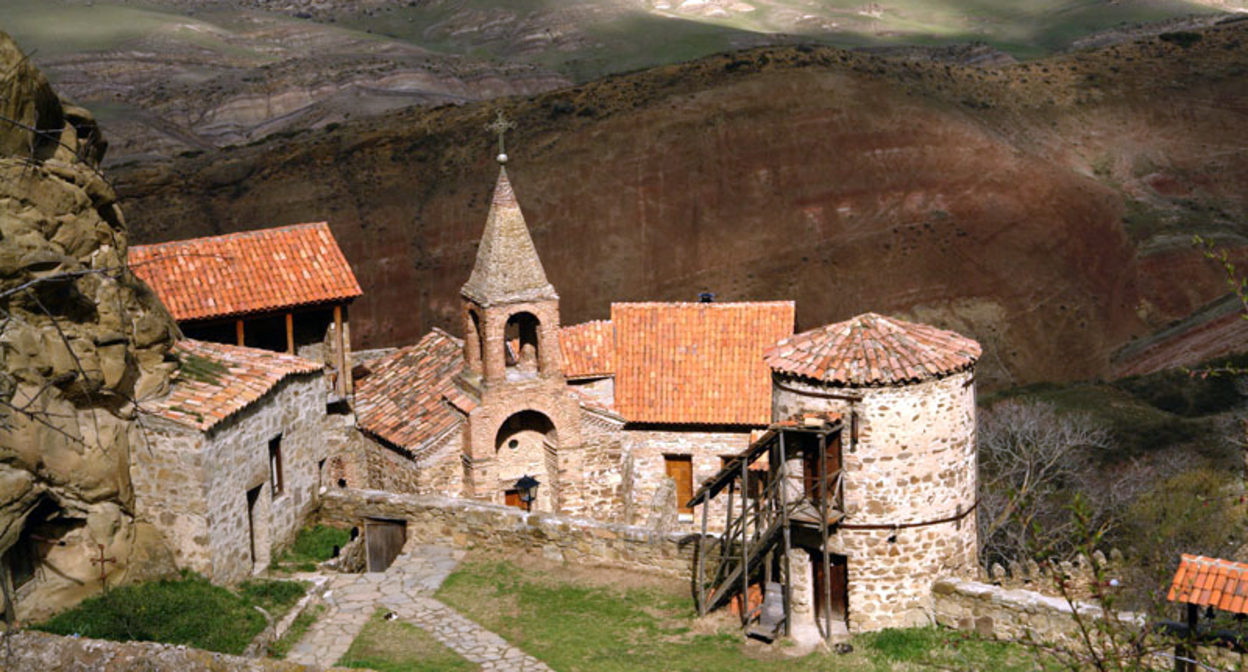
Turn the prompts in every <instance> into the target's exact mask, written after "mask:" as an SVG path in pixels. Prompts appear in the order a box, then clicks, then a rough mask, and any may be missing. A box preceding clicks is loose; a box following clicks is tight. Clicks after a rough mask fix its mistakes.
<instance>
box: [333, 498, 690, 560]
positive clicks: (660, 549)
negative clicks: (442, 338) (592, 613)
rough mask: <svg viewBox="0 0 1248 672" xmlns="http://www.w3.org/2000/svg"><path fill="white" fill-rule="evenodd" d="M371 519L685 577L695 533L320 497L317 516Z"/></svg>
mask: <svg viewBox="0 0 1248 672" xmlns="http://www.w3.org/2000/svg"><path fill="white" fill-rule="evenodd" d="M369 517H376V518H385V519H393V520H406V521H407V535H408V539H415V540H417V541H418V542H420V543H437V544H449V545H451V546H455V547H457V548H470V549H471V548H485V549H488V550H489V551H490V552H491V553H494V554H495V555H496V556H497V557H500V558H505V557H507V555H508V554H510V553H517V552H519V553H541V554H542V555H544V556H545V557H547V558H549V559H551V560H556V561H561V562H566V563H569V564H574V565H584V566H609V567H620V568H624V569H631V570H636V571H644V572H651V573H656V574H664V575H667V576H674V577H678V578H681V579H688V578H689V577H690V576H691V574H690V571H691V568H692V566H693V565H692V562H693V552H694V546H695V545H696V541H697V537H694V536H691V535H681V534H668V533H660V532H655V531H654V530H650V529H647V528H644V527H636V526H628V525H617V524H612V523H600V522H593V521H588V520H583V519H578V518H571V517H567V516H558V515H555V514H550V513H539V512H533V513H527V512H525V511H522V510H520V509H517V508H513V507H507V506H501V505H497V504H487V503H483V502H476V501H472V500H466V499H453V498H448V497H438V496H432V495H396V494H391V493H386V492H378V491H367V490H363V491H362V490H335V491H330V492H328V493H326V495H325V496H324V497H323V498H322V500H321V510H320V518H321V520H322V522H325V523H327V524H332V525H345V526H359V527H362V523H363V520H364V519H365V518H369Z"/></svg>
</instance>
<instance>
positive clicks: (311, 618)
mask: <svg viewBox="0 0 1248 672" xmlns="http://www.w3.org/2000/svg"><path fill="white" fill-rule="evenodd" d="M325 610H326V606H325V605H323V604H313V605H312V606H310V607H308V608H307V609H304V610H303V613H301V614H299V615H298V616H296V617H295V620H294V622H293V623H291V624H290V628H289V629H288V630H286V633H285V634H283V635H282V636H281V638H280V639H278V640H277V641H275V642H273V643H272V644H269V657H270V658H279V659H280V658H285V657H286V654H288V653H290V650H291V649H292V648H294V646H295V645H296V644H298V643H299V640H301V639H303V636H304V635H306V634H308V630H310V629H311V628H312V624H314V623H316V619H318V618H320V617H321V615H322V614H324V613H325Z"/></svg>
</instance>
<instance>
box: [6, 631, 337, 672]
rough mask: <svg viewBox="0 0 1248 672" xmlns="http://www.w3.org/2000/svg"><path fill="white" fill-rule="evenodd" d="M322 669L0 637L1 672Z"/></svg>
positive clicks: (143, 647)
mask: <svg viewBox="0 0 1248 672" xmlns="http://www.w3.org/2000/svg"><path fill="white" fill-rule="evenodd" d="M322 669H324V668H320V667H316V666H307V665H297V664H295V663H288V662H286V661H282V660H269V659H267V658H244V657H242V656H227V655H225V654H223V653H212V652H211V651H203V650H200V649H192V648H189V647H186V646H172V645H169V644H153V643H151V642H107V641H103V640H99V639H86V638H79V637H60V636H57V635H49V634H47V633H44V632H30V631H22V632H13V633H3V634H0V670H4V671H5V672H320V671H321V670H322ZM331 669H341V668H331Z"/></svg>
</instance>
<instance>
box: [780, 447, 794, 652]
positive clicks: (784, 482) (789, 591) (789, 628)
mask: <svg viewBox="0 0 1248 672" xmlns="http://www.w3.org/2000/svg"><path fill="white" fill-rule="evenodd" d="M786 457H787V455H786V453H785V447H784V432H781V433H780V459H779V463H780V475H779V479H780V512H781V514H780V515H782V516H784V636H785V637H791V636H792V635H793V561H792V559H791V558H790V557H789V555H790V554H791V553H792V545H791V542H790V540H789V483H788V480H789V468H788V462H787V461H786V460H785V458H786Z"/></svg>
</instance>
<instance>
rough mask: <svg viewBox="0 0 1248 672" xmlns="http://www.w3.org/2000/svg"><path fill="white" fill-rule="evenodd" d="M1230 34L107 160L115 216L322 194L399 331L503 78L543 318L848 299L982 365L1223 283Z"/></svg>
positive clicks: (1035, 363)
mask: <svg viewBox="0 0 1248 672" xmlns="http://www.w3.org/2000/svg"><path fill="white" fill-rule="evenodd" d="M1176 35H1177V36H1176ZM1192 35H1195V37H1192ZM1246 41H1248V22H1230V23H1226V24H1223V25H1219V26H1216V27H1213V28H1210V29H1208V30H1204V31H1202V32H1200V33H1186V32H1185V33H1172V34H1167V35H1163V36H1162V37H1160V38H1159V37H1149V38H1142V39H1140V40H1137V41H1134V42H1129V43H1125V44H1119V45H1115V46H1111V47H1107V48H1104V49H1101V50H1098V51H1091V52H1078V53H1074V54H1069V55H1065V56H1060V57H1054V58H1050V59H1045V60H1042V61H1037V62H1031V63H1024V64H1019V65H1013V66H1008V67H1002V68H998V69H981V68H973V67H962V66H958V65H955V64H949V63H935V62H931V61H927V60H917V61H916V60H898V59H887V60H886V59H881V58H876V57H872V56H868V55H864V54H861V53H851V52H845V51H840V50H836V49H831V48H821V47H784V48H766V49H758V50H754V51H750V52H744V53H738V54H733V55H723V56H716V57H711V58H708V59H704V60H701V61H698V62H694V63H690V64H685V65H675V66H665V67H661V68H657V69H653V70H649V71H645V72H640V73H634V74H630V75H625V76H616V77H610V78H606V79H604V80H600V81H597V82H594V83H591V84H586V85H584V86H579V87H575V88H569V89H563V90H558V91H554V92H549V93H546V94H542V95H539V96H536V97H532V98H512V99H506V100H503V101H498V102H497V103H496V104H489V105H471V106H464V107H442V108H438V109H434V110H428V111H424V110H407V111H403V112H398V113H391V114H388V115H386V116H384V117H381V118H378V119H375V120H367V121H360V122H353V123H347V124H343V125H342V126H340V127H337V128H334V129H332V130H331V129H328V128H327V129H322V130H317V131H309V132H304V133H300V134H296V135H293V136H292V137H271V138H270V139H269V140H268V141H267V142H264V143H263V144H259V145H257V146H252V147H241V148H235V149H232V150H229V151H223V152H212V153H207V154H205V155H202V156H198V157H194V158H186V159H179V160H171V161H164V162H159V163H152V164H145V165H131V166H128V167H124V168H122V169H121V170H118V171H116V174H117V175H118V176H119V178H120V180H119V188H120V190H121V193H122V194H124V196H125V197H126V199H127V208H128V212H129V213H131V221H132V223H133V225H134V229H135V231H136V234H135V235H136V238H137V239H140V240H142V241H143V242H152V241H156V240H165V239H172V238H179V237H187V236H195V235H204V234H209V233H217V232H221V231H232V230H239V229H247V228H257V227H263V226H274V225H280V224H287V223H291V222H298V221H310V220H320V219H328V220H329V221H330V222H331V226H332V227H333V229H334V232H335V234H336V235H337V236H338V238H339V240H340V241H341V243H342V246H343V249H344V251H345V252H346V254H347V256H348V258H349V260H350V261H351V262H352V264H353V266H354V268H355V269H356V273H357V274H358V276H359V278H360V281H361V283H362V285H363V286H364V290H365V297H364V298H363V299H362V300H361V301H360V302H358V303H357V306H356V308H355V309H354V310H353V315H352V318H353V333H355V334H356V336H357V337H358V340H359V341H360V343H359V345H361V346H364V347H369V346H377V345H393V344H400V343H407V342H411V341H413V340H415V339H416V338H417V337H418V336H419V335H420V334H421V333H423V332H424V331H425V330H426V329H428V328H429V327H431V326H434V325H438V326H443V327H446V328H449V329H451V330H453V331H458V326H459V322H458V319H457V315H458V311H459V309H460V307H459V301H458V289H459V286H460V285H461V284H462V282H463V281H464V279H465V278H466V277H467V273H468V270H469V268H470V264H471V261H472V259H473V254H474V251H475V245H476V241H477V238H478V236H479V235H480V231H481V227H482V225H483V222H484V218H485V210H486V199H487V195H488V190H489V188H490V186H491V185H492V183H493V172H494V170H495V166H494V165H493V161H492V156H493V153H494V152H493V150H492V148H491V146H490V143H491V139H490V138H489V137H488V135H487V134H486V133H484V131H483V130H482V127H483V125H484V124H485V123H486V121H487V120H489V119H490V118H491V117H492V116H493V113H494V111H495V109H496V108H500V107H501V108H502V109H505V110H506V111H507V113H508V114H509V115H511V116H512V117H514V118H515V119H516V121H517V123H518V126H519V128H518V129H517V131H516V132H515V133H514V134H513V136H512V137H511V138H510V140H509V149H510V153H511V154H512V157H513V161H512V163H511V164H510V166H509V172H510V173H511V174H512V178H513V182H514V184H515V186H516V190H517V193H518V195H519V199H520V202H521V205H522V206H523V207H524V208H525V212H526V214H527V216H528V219H529V223H530V226H531V228H532V229H533V234H534V238H535V240H536V244H537V247H538V250H539V252H540V253H541V255H542V258H543V261H544V262H545V265H546V268H547V271H548V274H549V276H550V279H551V281H552V282H553V283H554V285H555V286H556V288H558V289H559V291H560V292H561V296H562V299H563V303H562V305H563V320H564V322H565V323H573V322H577V321H581V320H586V319H593V318H602V317H606V316H607V314H608V305H609V303H610V302H611V301H618V300H637V299H664V300H689V299H692V298H694V297H695V296H696V295H697V293H698V292H701V291H711V292H715V293H716V294H717V295H718V297H719V298H720V299H721V300H732V299H773V298H792V299H796V300H797V301H798V309H799V316H798V317H799V323H800V324H799V327H800V328H808V327H812V326H816V325H819V324H823V323H826V322H830V321H834V320H840V319H844V318H846V317H849V316H851V315H853V314H855V313H859V312H863V311H866V310H875V311H880V312H889V313H900V314H903V315H908V316H910V317H914V318H918V319H922V320H926V321H930V322H933V323H936V324H939V325H941V326H946V327H952V328H955V329H958V330H960V331H963V332H965V333H969V334H972V335H974V336H975V337H977V338H979V339H980V340H981V341H983V342H984V344H985V346H986V351H987V352H986V355H985V367H984V369H983V378H984V380H985V382H987V383H988V384H990V385H993V384H1007V383H1020V382H1026V381H1033V380H1042V379H1051V380H1064V379H1076V378H1088V377H1096V376H1100V375H1105V374H1106V373H1107V372H1108V371H1109V370H1110V364H1111V356H1112V354H1113V353H1114V351H1115V350H1117V349H1118V348H1120V347H1122V346H1123V345H1124V344H1127V343H1129V342H1131V340H1132V339H1134V338H1137V337H1142V336H1145V335H1147V334H1149V333H1150V332H1152V331H1154V330H1156V329H1160V328H1163V327H1165V326H1167V325H1168V324H1170V323H1171V322H1172V321H1175V320H1178V319H1180V318H1183V317H1185V316H1187V315H1188V314H1190V313H1191V312H1193V311H1194V310H1195V309H1196V308H1198V307H1199V306H1201V305H1202V304H1204V303H1206V302H1208V301H1209V300H1212V299H1214V298H1216V297H1218V296H1219V295H1220V294H1221V293H1222V292H1223V291H1224V289H1223V286H1222V284H1221V279H1220V277H1219V275H1218V269H1216V268H1215V267H1212V266H1210V265H1208V264H1206V263H1205V262H1203V260H1202V259H1201V258H1200V257H1199V255H1198V253H1197V252H1196V251H1195V250H1194V249H1193V248H1192V247H1191V246H1190V244H1189V243H1188V240H1189V237H1190V234H1191V233H1202V234H1204V235H1207V236H1210V235H1211V236H1214V237H1215V238H1217V239H1218V240H1219V241H1221V242H1222V243H1223V244H1225V245H1227V246H1229V247H1231V248H1234V249H1236V250H1241V249H1242V248H1243V243H1244V238H1243V235H1244V233H1245V230H1244V229H1245V223H1246V222H1248V217H1246V215H1248V203H1246V200H1248V193H1246V192H1245V189H1244V188H1243V185H1244V184H1248V149H1246V148H1245V147H1244V145H1243V139H1242V138H1243V133H1242V129H1243V128H1244V127H1245V122H1248V118H1246V117H1248V77H1246V76H1245V75H1246V74H1248V50H1246V49H1245V48H1244V45H1245V43H1246Z"/></svg>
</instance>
